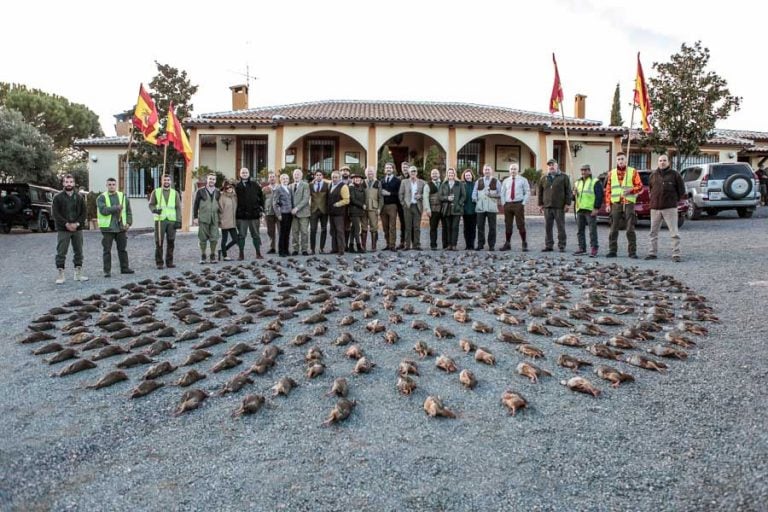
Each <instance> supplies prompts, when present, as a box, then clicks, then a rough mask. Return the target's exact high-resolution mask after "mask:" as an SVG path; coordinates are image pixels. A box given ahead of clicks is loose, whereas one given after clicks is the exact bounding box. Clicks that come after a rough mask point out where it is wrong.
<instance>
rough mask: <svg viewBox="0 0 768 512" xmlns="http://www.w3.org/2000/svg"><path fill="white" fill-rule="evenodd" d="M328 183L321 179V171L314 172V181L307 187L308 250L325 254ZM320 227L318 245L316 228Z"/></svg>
mask: <svg viewBox="0 0 768 512" xmlns="http://www.w3.org/2000/svg"><path fill="white" fill-rule="evenodd" d="M328 189H329V186H328V182H327V181H325V180H324V179H323V171H315V179H314V180H313V181H312V183H311V184H310V187H309V248H310V251H311V252H312V254H315V249H316V248H317V250H318V251H319V252H320V253H321V254H322V253H324V252H325V239H326V238H327V237H328ZM318 224H319V225H320V245H319V246H317V245H315V242H317V227H318Z"/></svg>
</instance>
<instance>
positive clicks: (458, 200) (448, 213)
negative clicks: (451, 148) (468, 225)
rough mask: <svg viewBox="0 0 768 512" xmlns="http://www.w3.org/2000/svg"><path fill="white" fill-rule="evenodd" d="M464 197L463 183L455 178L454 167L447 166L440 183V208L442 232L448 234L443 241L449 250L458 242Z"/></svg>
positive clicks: (454, 247) (452, 249)
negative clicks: (443, 229)
mask: <svg viewBox="0 0 768 512" xmlns="http://www.w3.org/2000/svg"><path fill="white" fill-rule="evenodd" d="M470 174H471V173H470ZM465 199H466V189H465V185H464V184H463V183H461V182H460V181H458V180H457V179H456V169H454V168H453V167H449V168H448V170H447V171H446V172H445V181H443V183H442V184H441V185H440V205H441V207H440V210H441V213H442V218H443V222H444V223H445V226H446V228H445V232H444V233H446V234H447V235H448V240H447V241H444V242H443V243H444V244H445V245H446V248H447V250H449V251H455V250H456V244H458V243H459V219H461V216H462V215H463V214H464V202H465Z"/></svg>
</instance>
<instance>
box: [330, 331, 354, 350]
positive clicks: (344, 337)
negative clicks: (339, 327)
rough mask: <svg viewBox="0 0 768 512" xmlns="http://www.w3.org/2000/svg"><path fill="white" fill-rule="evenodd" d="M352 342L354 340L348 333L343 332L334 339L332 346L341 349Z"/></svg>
mask: <svg viewBox="0 0 768 512" xmlns="http://www.w3.org/2000/svg"><path fill="white" fill-rule="evenodd" d="M353 341H355V340H354V338H353V337H352V335H351V334H350V333H348V332H343V333H341V334H339V335H338V336H337V337H336V340H334V342H333V344H334V345H336V346H337V347H343V346H344V345H349V344H350V343H352V342H353Z"/></svg>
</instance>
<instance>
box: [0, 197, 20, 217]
mask: <svg viewBox="0 0 768 512" xmlns="http://www.w3.org/2000/svg"><path fill="white" fill-rule="evenodd" d="M21 207H22V202H21V198H20V197H19V196H14V195H8V196H5V197H4V198H3V199H2V200H0V212H2V213H4V214H5V215H13V214H16V213H19V212H20V211H21Z"/></svg>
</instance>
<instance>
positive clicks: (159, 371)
mask: <svg viewBox="0 0 768 512" xmlns="http://www.w3.org/2000/svg"><path fill="white" fill-rule="evenodd" d="M175 370H176V367H175V366H174V365H172V364H171V363H170V362H169V361H163V362H162V363H160V364H156V365H155V366H153V367H151V368H150V369H149V370H147V371H146V373H145V374H144V375H143V376H142V377H141V378H142V379H144V380H150V379H156V378H158V377H162V376H163V375H165V374H168V373H171V372H173V371H175Z"/></svg>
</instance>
